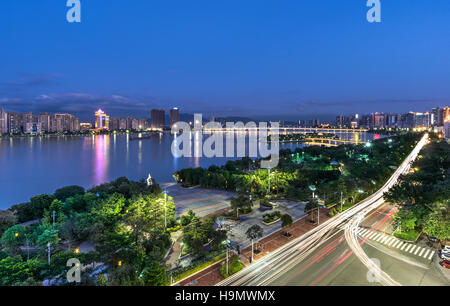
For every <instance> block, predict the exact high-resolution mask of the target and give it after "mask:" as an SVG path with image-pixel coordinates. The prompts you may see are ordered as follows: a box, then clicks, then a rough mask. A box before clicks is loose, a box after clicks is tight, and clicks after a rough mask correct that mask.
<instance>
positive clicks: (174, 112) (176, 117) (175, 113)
mask: <svg viewBox="0 0 450 306" xmlns="http://www.w3.org/2000/svg"><path fill="white" fill-rule="evenodd" d="M178 121H180V111H179V110H178V108H177V107H174V108H172V109H171V110H170V111H169V122H170V128H172V126H173V125H174V124H175V123H177V122H178Z"/></svg>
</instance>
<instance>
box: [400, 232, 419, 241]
mask: <svg viewBox="0 0 450 306" xmlns="http://www.w3.org/2000/svg"><path fill="white" fill-rule="evenodd" d="M419 235H420V232H417V231H415V230H410V231H409V232H401V233H400V232H395V233H394V236H395V237H397V238H399V239H403V240H408V241H416V240H417V238H419Z"/></svg>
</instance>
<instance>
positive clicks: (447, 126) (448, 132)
mask: <svg viewBox="0 0 450 306" xmlns="http://www.w3.org/2000/svg"><path fill="white" fill-rule="evenodd" d="M444 133H445V139H447V140H449V139H450V118H449V120H448V121H445V122H444Z"/></svg>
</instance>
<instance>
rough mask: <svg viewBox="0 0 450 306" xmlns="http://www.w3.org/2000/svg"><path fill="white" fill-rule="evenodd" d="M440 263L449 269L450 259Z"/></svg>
mask: <svg viewBox="0 0 450 306" xmlns="http://www.w3.org/2000/svg"><path fill="white" fill-rule="evenodd" d="M439 264H440V265H441V266H443V267H446V268H447V269H450V260H443V261H441V262H440V263H439Z"/></svg>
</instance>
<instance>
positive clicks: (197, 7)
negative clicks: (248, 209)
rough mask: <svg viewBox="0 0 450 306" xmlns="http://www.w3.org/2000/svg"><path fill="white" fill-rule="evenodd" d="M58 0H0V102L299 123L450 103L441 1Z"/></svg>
mask: <svg viewBox="0 0 450 306" xmlns="http://www.w3.org/2000/svg"><path fill="white" fill-rule="evenodd" d="M65 3H66V1H65V0H39V1H36V0H2V1H1V3H0V34H1V36H0V41H1V47H0V59H1V61H0V107H3V108H5V109H6V110H7V111H20V112H23V111H34V112H36V113H38V112H42V111H49V112H70V113H73V114H75V115H78V116H80V117H81V118H82V119H85V120H87V119H92V113H93V111H94V110H96V109H97V108H99V107H102V108H103V109H104V110H105V111H106V112H108V113H109V114H110V115H112V116H127V115H133V116H137V117H143V116H147V117H149V116H150V109H151V108H165V109H169V108H171V107H174V106H177V107H179V108H180V109H181V112H183V113H194V112H202V113H203V114H205V116H206V115H208V116H209V115H210V114H214V115H216V116H246V117H253V118H274V119H275V118H277V119H286V120H290V119H292V120H294V119H304V118H308V117H311V116H327V115H330V114H333V115H335V114H338V113H343V114H351V113H355V112H358V113H370V112H375V111H380V112H383V111H384V112H408V111H425V110H431V108H432V107H434V106H445V105H448V104H449V101H450V1H448V0H432V1H425V0H381V3H382V23H377V24H375V23H373V24H370V23H368V22H367V20H366V12H367V10H368V8H367V7H366V0H339V1H331V0H157V1H156V0H111V1H106V0H81V4H82V16H81V18H82V22H81V24H70V23H68V22H67V21H66V12H67V10H68V8H67V7H66V6H65Z"/></svg>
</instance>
